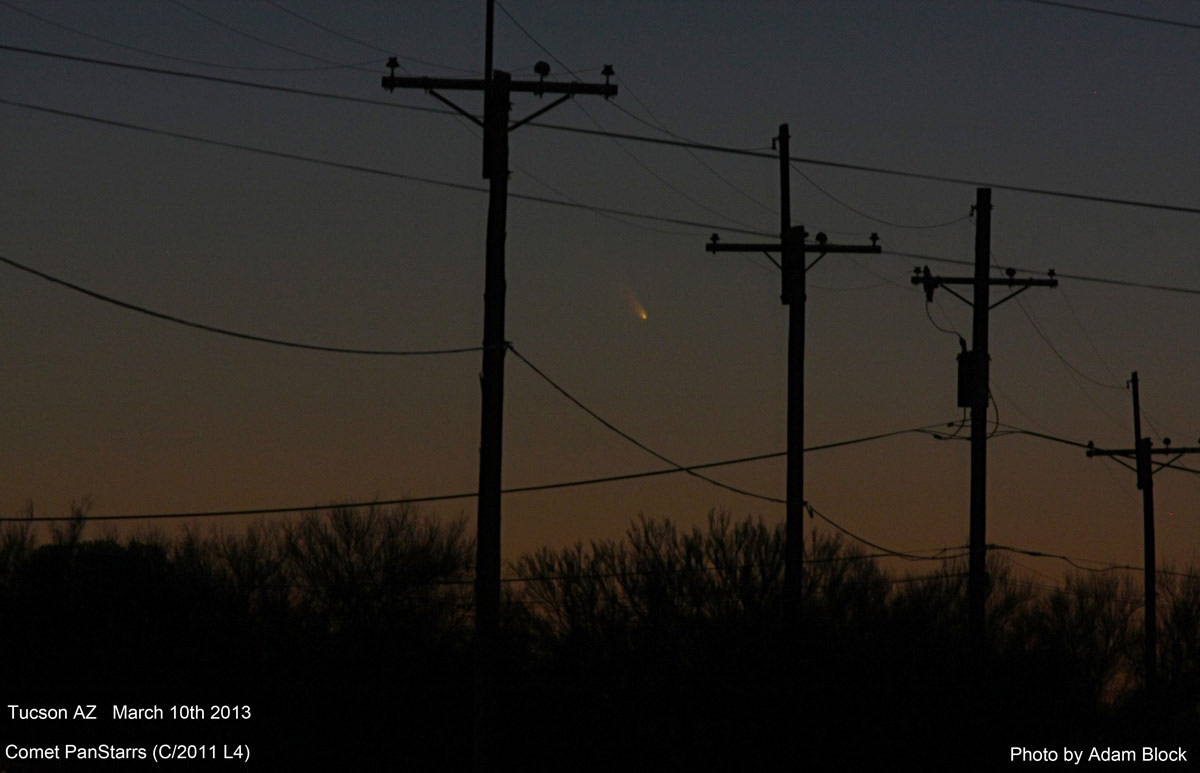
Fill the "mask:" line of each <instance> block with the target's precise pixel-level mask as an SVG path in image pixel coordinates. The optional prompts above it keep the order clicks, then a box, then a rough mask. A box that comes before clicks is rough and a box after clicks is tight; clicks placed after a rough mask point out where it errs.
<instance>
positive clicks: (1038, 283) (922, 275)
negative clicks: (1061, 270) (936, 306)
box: [912, 266, 1058, 311]
mask: <svg viewBox="0 0 1200 773" xmlns="http://www.w3.org/2000/svg"><path fill="white" fill-rule="evenodd" d="M1005 273H1006V276H1004V277H989V278H988V279H987V285H988V286H989V287H1015V288H1017V289H1016V290H1015V291H1014V292H1011V293H1009V294H1008V295H1006V296H1004V297H1003V298H1001V299H1000V300H998V301H996V302H995V303H993V304H990V305H989V306H988V310H989V311H990V310H992V309H994V308H996V307H997V306H999V305H1000V304H1002V303H1004V302H1005V301H1009V300H1012V299H1013V298H1015V297H1017V296H1018V295H1020V294H1021V293H1023V292H1025V291H1026V290H1028V289H1029V288H1030V287H1058V279H1056V278H1055V276H1054V269H1050V270H1049V271H1047V272H1046V274H1047V275H1048V276H1049V277H1050V278H1049V279H1017V278H1016V273H1017V272H1016V271H1015V270H1014V269H1011V268H1010V269H1008V270H1007V271H1006V272H1005ZM977 281H978V280H977V279H976V278H975V277H973V276H935V275H934V273H933V272H932V271H930V270H929V266H925V267H924V268H923V269H921V268H915V269H913V276H912V283H913V284H914V285H921V287H922V288H923V289H924V290H925V300H926V301H928V302H930V303H932V302H933V291H934V290H936V289H937V288H939V287H941V288H944V289H945V290H946V291H947V292H949V293H950V294H951V295H953V296H954V297H955V298H958V299H959V300H960V301H962V302H963V303H965V304H967V305H968V306H971V307H974V306H975V304H974V303H973V302H971V301H969V300H967V299H966V298H964V297H963V296H961V295H959V294H958V293H956V292H954V291H953V290H951V289H950V286H951V285H972V286H974V285H975V284H976V282H977Z"/></svg>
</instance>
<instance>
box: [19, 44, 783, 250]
mask: <svg viewBox="0 0 1200 773" xmlns="http://www.w3.org/2000/svg"><path fill="white" fill-rule="evenodd" d="M0 48H3V46H0ZM217 80H223V79H217ZM0 104H4V105H10V106H12V107H20V108H24V109H26V110H33V111H36V112H40V113H48V114H50V115H57V116H61V117H64V118H74V119H76V120H81V121H89V122H91V123H97V124H102V125H104V126H112V127H116V128H120V129H129V130H132V131H138V132H144V133H147V134H155V135H158V136H161V137H171V138H174V139H180V140H187V141H189V142H198V143H201V144H205V145H213V146H216V147H222V148H228V149H231V150H241V151H245V152H247V153H257V154H260V155H264V156H271V157H273V158H283V159H287V160H289V161H303V162H304V163H308V164H315V165H317V166H326V167H331V168H334V169H341V170H343V171H349V172H362V173H365V174H373V175H379V176H381V177H390V178H393V179H397V180H407V181H409V182H417V183H424V184H426V185H437V186H441V187H443V188H454V189H456V190H462V191H472V192H474V193H487V190H488V189H487V188H484V187H483V186H480V185H468V184H466V183H456V182H451V181H448V180H439V179H436V178H432V177H420V176H418V175H411V174H404V173H402V172H391V171H387V170H385V169H378V168H376V167H369V166H363V165H361V164H347V163H342V162H340V161H331V160H328V159H321V158H314V157H312V156H305V155H301V154H299V153H288V152H285V151H280V150H271V149H270V148H261V147H256V146H253V145H244V144H241V143H237V142H226V141H224V140H215V139H211V138H209V137H201V136H198V135H194V134H184V133H183V132H176V131H170V130H167V129H156V128H154V127H151V126H143V125H140V124H133V123H128V122H125V121H115V120H112V119H109V118H100V117H98V116H92V115H85V114H83V113H74V112H71V111H68V110H58V109H56V108H52V107H45V106H43V105H34V104H31V103H28V102H18V101H16V100H11V99H2V98H0ZM430 110H432V108H430ZM434 112H437V111H434ZM508 195H509V198H512V199H518V200H521V201H532V202H536V203H538V204H552V205H554V206H558V207H566V208H568V209H579V210H584V211H589V212H594V213H596V214H607V215H618V216H622V217H632V218H637V219H639V220H649V221H652V222H658V223H670V224H672V225H683V226H690V227H694V228H702V229H705V230H711V229H713V228H721V229H723V230H726V231H730V232H732V233H744V234H750V235H754V236H766V235H767V234H766V233H764V232H762V231H750V230H744V229H740V228H732V227H729V226H714V225H713V224H712V223H702V222H697V221H695V220H684V219H682V218H677V217H666V216H662V215H648V214H644V213H641V212H631V211H629V210H625V209H617V208H615V207H600V206H596V205H592V204H581V203H578V202H573V201H563V200H561V199H552V198H548V197H546V196H533V195H530V194H525V193H509V194H508Z"/></svg>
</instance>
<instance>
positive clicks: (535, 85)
mask: <svg viewBox="0 0 1200 773" xmlns="http://www.w3.org/2000/svg"><path fill="white" fill-rule="evenodd" d="M382 83H383V87H384V88H385V89H387V90H388V91H395V90H396V89H422V90H424V91H432V90H433V89H441V90H442V91H485V90H487V88H488V85H489V81H487V80H485V79H483V78H430V77H428V76H425V75H385V76H383V81H382ZM509 91H513V92H522V93H526V94H536V95H537V96H541V95H543V94H568V95H575V94H596V95H598V96H602V97H615V96H616V95H617V87H616V86H615V85H613V84H611V83H575V82H573V83H558V82H556V81H512V82H511V83H510V84H509Z"/></svg>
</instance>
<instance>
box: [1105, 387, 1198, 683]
mask: <svg viewBox="0 0 1200 773" xmlns="http://www.w3.org/2000/svg"><path fill="white" fill-rule="evenodd" d="M1129 385H1130V386H1131V387H1132V389H1133V442H1134V447H1133V448H1113V449H1105V448H1096V446H1095V444H1094V443H1088V450H1087V455H1088V456H1089V457H1092V456H1112V457H1117V456H1122V457H1126V458H1132V459H1134V463H1135V465H1136V466H1135V467H1134V471H1135V472H1136V473H1137V487H1138V488H1139V489H1141V490H1142V520H1143V538H1142V539H1143V543H1142V550H1143V554H1144V555H1143V561H1142V563H1144V564H1145V581H1144V584H1145V591H1146V611H1145V627H1146V641H1145V650H1146V651H1145V665H1146V690H1147V691H1148V692H1150V693H1153V692H1154V690H1155V686H1156V682H1157V681H1158V596H1157V592H1156V588H1155V585H1156V583H1155V579H1156V574H1157V571H1158V568H1157V564H1156V563H1155V561H1156V559H1155V556H1154V473H1156V472H1158V471H1159V470H1161V469H1163V468H1164V467H1170V466H1171V464H1172V463H1174V462H1175V461H1177V460H1178V459H1179V458H1181V457H1183V456H1185V455H1186V454H1200V448H1171V439H1170V438H1163V447H1162V448H1154V444H1153V443H1151V441H1150V438H1148V437H1142V406H1141V402H1140V400H1139V398H1138V374H1137V371H1136V370H1135V371H1134V372H1133V374H1132V375H1131V376H1130V377H1129ZM1198 442H1200V441H1198ZM1154 454H1161V455H1163V456H1171V457H1172V458H1171V459H1168V460H1167V461H1165V462H1161V463H1160V464H1159V465H1158V467H1157V468H1154V467H1153V465H1152V459H1151V457H1152V456H1153V455H1154ZM1125 466H1128V465H1125Z"/></svg>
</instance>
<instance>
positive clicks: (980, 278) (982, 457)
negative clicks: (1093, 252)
mask: <svg viewBox="0 0 1200 773" xmlns="http://www.w3.org/2000/svg"><path fill="white" fill-rule="evenodd" d="M991 237H992V190H991V188H979V189H978V190H977V191H976V198H975V273H974V275H973V276H971V277H941V276H934V275H933V274H932V273H931V272H930V271H929V267H928V266H926V267H925V269H924V271H923V272H922V271H921V270H920V269H917V271H916V272H915V275H914V276H913V278H912V282H913V284H919V285H922V286H923V287H924V288H925V302H926V303H930V302H932V301H933V291H934V290H935V289H937V288H938V287H945V288H946V290H947V292H949V293H950V294H951V295H953V296H954V297H955V298H958V299H959V300H961V301H963V302H964V303H966V304H967V305H969V306H971V307H972V308H973V309H974V318H973V324H972V326H971V350H970V351H966V352H963V353H962V354H960V355H959V372H958V378H959V383H958V404H959V406H960V407H963V408H970V409H971V528H970V548H969V555H968V559H967V561H968V565H967V630H968V636H969V638H970V641H971V648H972V650H973V652H974V653H975V654H976V655H978V654H980V653H982V652H983V643H984V629H985V626H984V609H985V607H986V604H987V595H988V577H987V412H988V400H989V398H990V395H991V391H990V387H989V386H988V384H989V376H990V373H989V371H990V365H991V358H990V356H989V355H988V313H989V312H990V311H991V310H992V309H994V308H996V307H997V306H999V305H1000V304H1002V303H1004V302H1005V301H1007V300H1009V299H1011V298H1013V297H1015V296H1017V295H1020V294H1021V293H1023V292H1025V291H1026V290H1028V289H1029V288H1030V287H1057V286H1058V280H1057V279H1055V278H1054V271H1053V270H1051V271H1049V272H1047V273H1048V274H1049V276H1050V278H1049V279H1016V278H1015V276H1016V271H1014V270H1013V269H1009V270H1008V271H1007V277H1006V278H1004V279H1001V278H999V277H991V276H990V267H991ZM963 284H969V285H971V286H972V288H973V293H972V299H971V300H967V299H966V298H964V297H963V296H961V295H959V294H958V293H956V292H955V291H954V290H952V289H950V287H949V286H950V285H963ZM995 285H1001V286H1004V287H1009V288H1016V289H1015V290H1013V292H1011V293H1009V294H1008V295H1007V296H1005V297H1004V298H1001V299H1000V300H999V301H996V302H995V303H991V302H990V301H991V288H992V287H993V286H995Z"/></svg>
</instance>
